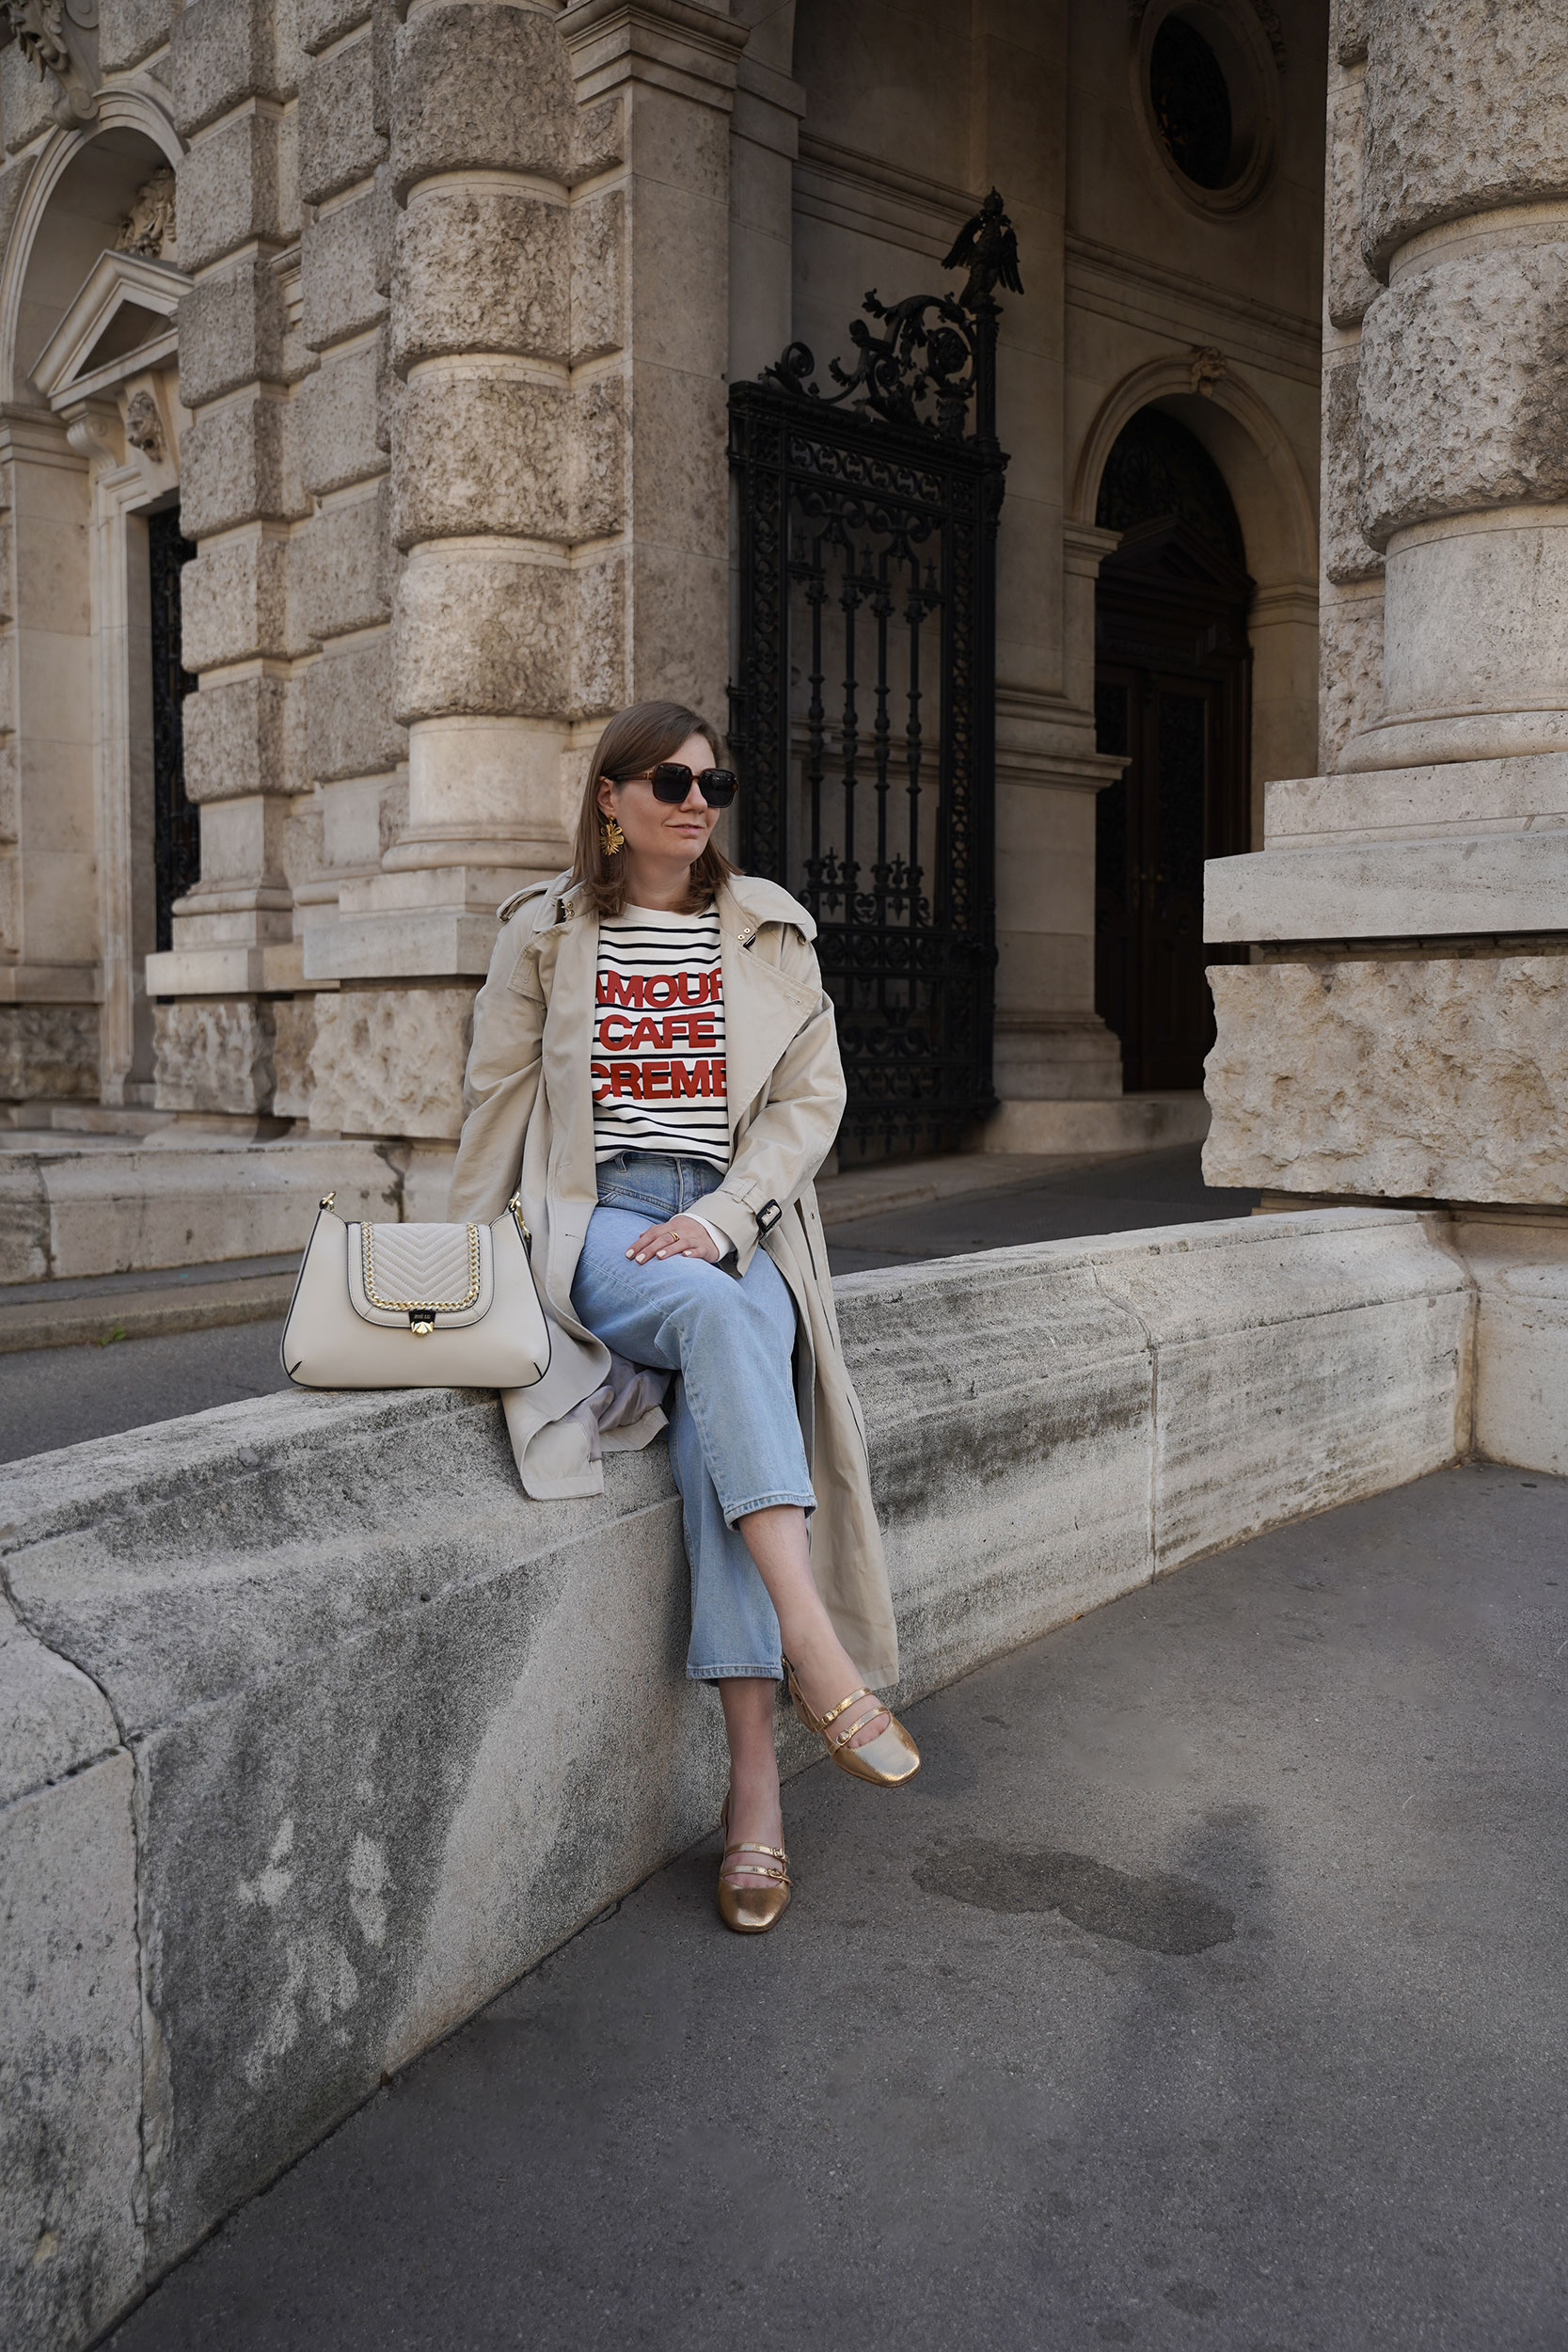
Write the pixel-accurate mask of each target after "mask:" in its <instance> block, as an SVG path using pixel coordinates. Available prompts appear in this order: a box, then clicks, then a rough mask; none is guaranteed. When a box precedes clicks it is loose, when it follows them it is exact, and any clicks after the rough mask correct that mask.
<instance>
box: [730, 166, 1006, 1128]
mask: <svg viewBox="0 0 1568 2352" xmlns="http://www.w3.org/2000/svg"><path fill="white" fill-rule="evenodd" d="M948 265H949V266H950V267H959V266H967V267H968V269H969V273H970V282H969V284H968V285H967V286H966V288H965V290H964V293H963V294H962V295H961V296H959V297H958V298H955V297H952V296H949V295H920V296H911V297H909V298H908V299H907V300H906V301H904V302H900V303H897V304H895V305H893V306H892V307H891V308H887V307H884V306H883V305H881V304H880V303H879V302H878V300H877V298H876V296H875V295H874V294H873V295H871V296H868V297H867V302H866V310H867V313H868V315H869V316H870V317H871V318H872V319H873V320H875V321H877V322H878V323H879V326H881V327H882V329H883V330H884V331H883V332H882V333H880V334H878V333H875V332H873V331H871V330H870V329H868V328H867V327H866V326H865V325H864V323H863V321H862V320H856V321H855V322H854V324H853V326H852V327H851V330H850V332H851V336H852V338H853V340H854V342H855V343H856V345H857V347H858V349H859V352H860V364H859V366H858V367H857V368H856V369H855V371H854V372H853V373H849V372H847V371H846V370H844V369H842V368H840V367H839V366H838V364H837V362H836V361H835V362H834V363H833V364H832V370H831V373H832V378H833V380H834V382H836V383H837V384H838V385H839V386H840V387H841V388H842V389H840V390H839V392H837V393H836V394H827V395H824V393H823V392H822V391H821V390H820V389H818V387H817V386H816V383H815V382H810V381H808V378H809V377H810V376H811V373H812V371H813V368H814V365H815V362H814V361H813V359H812V357H811V354H810V353H809V352H808V351H806V350H805V349H804V347H803V346H801V345H800V344H795V345H792V346H791V348H790V349H789V351H787V352H786V353H785V354H784V358H783V359H781V360H780V362H779V364H778V366H777V367H776V368H772V369H769V370H768V373H767V375H766V376H765V377H764V378H763V380H762V381H760V382H758V383H755V384H739V385H736V387H735V388H734V389H733V391H732V394H731V414H730V425H731V431H730V450H731V460H732V463H733V465H734V468H735V471H736V482H737V486H738V491H739V510H740V662H739V669H738V675H737V682H736V685H735V686H734V687H733V688H732V690H731V741H732V743H733V745H734V748H735V753H736V765H737V766H738V768H739V770H740V772H741V779H742V792H741V802H740V843H739V849H740V856H741V861H742V863H743V864H744V865H745V866H747V867H748V868H749V869H750V870H752V872H754V873H763V874H768V875H770V876H771V877H772V878H773V879H774V880H776V881H778V882H783V883H784V886H785V887H786V888H787V889H790V890H792V891H794V892H795V893H796V894H797V895H798V896H799V897H800V898H801V899H802V900H803V901H804V903H805V904H806V906H807V907H808V908H809V909H810V910H811V913H812V914H813V915H814V916H815V917H816V922H817V925H818V939H817V952H818V955H819V958H820V960H821V964H822V971H823V977H824V979H825V982H826V984H827V986H828V989H829V991H830V993H832V997H833V1000H834V1004H835V1007H836V1009H837V1014H838V1031H839V1041H840V1045H841V1047H842V1050H843V1054H844V1063H845V1073H846V1077H847V1085H848V1096H849V1099H848V1105H847V1110H846V1113H845V1120H844V1126H843V1129H842V1131H841V1134H840V1138H839V1151H840V1156H841V1158H842V1157H848V1158H855V1157H874V1156H890V1155H893V1154H896V1153H900V1152H915V1151H921V1150H927V1151H929V1150H941V1149H945V1148H948V1147H950V1146H952V1145H955V1144H957V1143H958V1142H959V1141H960V1140H961V1137H962V1136H963V1132H964V1130H965V1129H966V1128H968V1127H970V1126H971V1125H972V1124H973V1123H974V1120H976V1119H979V1118H981V1117H983V1116H984V1115H985V1113H986V1112H987V1111H988V1110H989V1109H990V1107H991V1105H992V1104H993V1102H994V1100H995V1097H994V1093H993V1090H992V1087H991V1071H990V1055H991V1022H992V1008H993V993H994V967H995V961H996V948H995V904H994V898H995V885H994V875H993V866H994V849H993V818H992V812H993V803H994V774H993V768H994V728H995V716H994V706H995V691H996V689H995V640H996V626H995V534H996V518H997V513H998V510H999V508H1000V505H1001V501H1002V477H1003V469H1004V467H1005V466H1006V458H1005V457H1004V456H1003V454H1002V453H1001V451H1000V450H999V448H998V447H997V443H996V436H995V423H994V398H995V393H994V345H995V333H996V322H997V319H998V317H999V315H1000V312H999V310H998V306H997V304H996V303H995V301H994V300H993V299H992V296H991V289H992V287H993V286H995V285H996V284H998V283H1000V284H1003V285H1007V286H1010V287H1011V288H1012V289H1013V290H1014V291H1018V290H1019V288H1018V273H1017V262H1016V247H1015V246H1014V244H1013V237H1012V230H1011V229H1010V228H1009V227H1008V225H1007V220H1006V214H1005V213H1004V212H1003V210H1002V203H1001V199H1000V198H999V197H996V196H994V195H993V196H992V197H991V198H990V199H988V203H987V206H986V208H985V210H984V211H983V212H982V213H981V214H980V215H978V216H977V217H976V218H975V219H974V221H971V222H970V223H969V224H968V226H967V228H966V229H965V230H963V231H962V232H961V233H960V235H959V238H958V243H957V244H956V245H955V246H954V248H953V252H952V254H951V255H949V257H948ZM972 400H973V402H974V429H973V430H969V429H967V428H968V424H969V406H970V403H971V401H972Z"/></svg>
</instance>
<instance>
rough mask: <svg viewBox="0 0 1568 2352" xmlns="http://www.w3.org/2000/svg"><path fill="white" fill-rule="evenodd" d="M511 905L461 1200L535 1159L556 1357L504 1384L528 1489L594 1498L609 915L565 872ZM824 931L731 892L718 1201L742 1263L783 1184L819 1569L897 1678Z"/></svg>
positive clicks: (778, 1241)
mask: <svg viewBox="0 0 1568 2352" xmlns="http://www.w3.org/2000/svg"><path fill="white" fill-rule="evenodd" d="M501 914H502V917H503V920H502V926H501V931H500V936H499V939H498V940H497V942H496V946H495V952H494V954H493V955H492V956H491V959H490V970H489V975H488V977H487V978H486V980H485V983H484V986H483V988H482V989H481V991H480V993H479V996H478V999H477V1001H476V1003H475V1006H474V1041H473V1047H472V1051H471V1052H470V1054H469V1056H468V1067H467V1076H466V1078H465V1080H464V1089H463V1096H464V1104H465V1109H466V1113H467V1116H466V1117H465V1119H464V1121H463V1134H462V1139H461V1141H460V1142H459V1144H458V1147H457V1165H456V1168H455V1169H454V1171H453V1174H452V1184H451V1205H450V1207H449V1210H448V1215H449V1216H451V1217H452V1218H454V1219H457V1218H461V1219H464V1220H468V1219H472V1220H474V1221H476V1222H477V1221H480V1220H484V1219H488V1218H492V1217H497V1216H499V1215H500V1214H501V1212H502V1210H503V1209H504V1208H505V1206H506V1204H507V1202H508V1200H510V1199H511V1198H512V1195H513V1193H514V1191H515V1190H516V1189H517V1188H518V1179H519V1171H520V1174H521V1191H522V1198H523V1214H524V1216H525V1218H526V1220H527V1222H528V1225H529V1227H530V1229H531V1232H532V1234H533V1271H534V1279H535V1280H536V1281H537V1283H538V1285H539V1289H540V1295H541V1298H542V1301H543V1304H544V1309H545V1314H546V1320H547V1322H548V1324H549V1327H550V1346H551V1353H550V1361H549V1366H548V1369H547V1370H546V1373H545V1375H544V1377H543V1378H542V1379H541V1380H539V1381H538V1382H537V1383H536V1384H535V1385H534V1386H533V1387H532V1388H530V1389H513V1390H508V1391H503V1393H502V1398H501V1402H502V1404H503V1406H504V1407H505V1410H506V1419H507V1426H508V1428H509V1429H510V1431H511V1434H512V1443H513V1448H514V1451H515V1454H516V1456H517V1468H518V1470H519V1471H520V1473H521V1476H522V1481H523V1485H524V1486H525V1487H526V1488H527V1490H528V1492H529V1493H530V1494H531V1495H534V1496H536V1497H538V1498H540V1499H541V1500H549V1499H551V1498H555V1497H560V1496H565V1495H584V1494H596V1493H598V1492H599V1491H600V1490H601V1488H602V1486H603V1483H604V1471H603V1466H602V1464H601V1463H599V1462H598V1461H596V1460H594V1459H593V1458H591V1452H590V1442H589V1438H588V1433H587V1430H586V1429H585V1427H584V1425H583V1422H582V1418H581V1417H580V1416H579V1417H578V1418H577V1419H575V1420H574V1419H570V1418H568V1416H570V1415H572V1414H573V1412H574V1410H575V1408H576V1407H577V1406H579V1405H581V1404H582V1402H583V1400H584V1399H585V1398H587V1397H589V1396H591V1395H593V1393H594V1391H595V1390H597V1389H600V1388H602V1387H603V1385H604V1382H605V1379H606V1376H607V1375H608V1372H609V1368H610V1351H609V1350H608V1348H606V1347H605V1346H604V1344H603V1343H602V1342H601V1341H599V1340H596V1339H595V1338H594V1335H593V1333H592V1332H591V1331H589V1330H587V1329H586V1328H585V1327H583V1325H582V1324H581V1323H579V1322H578V1318H577V1316H576V1315H575V1314H574V1313H573V1311H572V1283H573V1280H574V1279H575V1277H576V1274H577V1268H578V1254H579V1252H580V1251H581V1248H582V1244H583V1237H584V1235H585V1234H586V1232H587V1231H588V1220H589V1218H590V1217H591V1216H593V1214H594V1208H595V1206H596V1204H597V1177H596V1172H595V1167H594V1104H593V1097H592V1093H591V1091H590V1080H589V1064H590V1061H591V1058H592V1043H593V1023H594V978H595V974H596V970H597V964H598V946H599V926H598V920H597V917H596V916H595V915H594V913H593V911H592V910H591V909H589V908H586V907H584V906H583V905H582V904H581V901H580V894H579V893H578V892H575V891H573V890H572V889H571V887H570V877H569V876H566V875H562V876H560V877H558V879H557V880H556V881H555V882H548V883H542V884H539V885H538V886H536V887H535V888H534V889H532V890H531V891H527V892H524V893H522V894H521V895H520V896H519V897H518V898H512V899H509V900H508V901H507V904H506V905H505V906H504V907H503V908H502V909H501ZM815 931H816V925H815V924H814V923H813V921H812V918H811V916H810V915H809V914H807V913H806V911H805V909H804V907H802V906H800V905H799V904H798V903H797V902H796V900H795V899H793V898H791V897H790V896H789V894H788V892H787V891H784V890H781V889H780V888H779V887H778V885H777V884H776V883H774V882H761V881H758V880H756V879H755V878H753V877H752V876H750V875H736V876H735V877H734V879H733V881H732V882H729V883H728V884H726V885H725V886H724V887H723V888H722V889H721V892H720V896H719V933H720V960H721V968H722V971H723V984H724V1026H725V1040H726V1060H727V1065H728V1068H727V1080H728V1094H729V1118H730V1152H731V1163H730V1168H729V1172H728V1174H727V1175H726V1176H725V1178H724V1181H723V1183H722V1184H721V1185H720V1187H719V1189H718V1190H717V1191H716V1192H711V1193H709V1194H707V1195H706V1196H705V1199H704V1200H703V1204H702V1207H703V1215H704V1216H705V1217H707V1218H709V1219H710V1220H711V1221H712V1223H713V1224H714V1225H716V1226H717V1227H718V1228H719V1229H720V1231H721V1232H723V1233H724V1234H725V1235H726V1236H727V1237H728V1239H729V1240H731V1241H733V1242H734V1244H735V1247H736V1258H735V1260H734V1261H733V1262H732V1263H735V1264H736V1266H737V1269H738V1271H739V1272H741V1273H744V1272H745V1270H746V1268H747V1266H748V1265H749V1264H750V1263H751V1260H752V1251H753V1250H754V1249H755V1248H757V1247H758V1233H757V1225H756V1213H757V1211H759V1210H760V1209H762V1208H764V1207H765V1206H766V1204H767V1203H768V1201H770V1200H776V1201H777V1202H778V1204H779V1207H780V1209H781V1210H782V1211H783V1213H784V1214H783V1216H782V1217H781V1219H780V1221H779V1223H778V1224H777V1225H775V1226H774V1227H773V1229H772V1231H771V1232H769V1233H768V1235H767V1236H766V1238H765V1239H763V1241H762V1243H761V1246H762V1248H765V1249H766V1250H767V1251H768V1256H769V1257H770V1258H771V1259H772V1260H773V1263H774V1264H775V1265H776V1266H777V1267H778V1269H779V1271H780V1273H781V1274H782V1275H783V1276H784V1280H785V1281H786V1282H787V1283H788V1285H789V1289H790V1295H791V1296H792V1297H793V1298H794V1301H795V1316H796V1331H797V1344H796V1351H795V1379H796V1401H797V1404H798V1406H799V1408H800V1426H801V1431H802V1433H803V1435H804V1438H805V1441H806V1452H807V1455H808V1458H809V1460H810V1462H811V1467H812V1485H813V1486H814V1488H815V1490H816V1515H815V1518H813V1521H812V1565H813V1569H814V1571H815V1574H816V1581H817V1586H818V1589H819V1590H820V1592H821V1594H822V1597H823V1600H824V1601H825V1602H826V1604H827V1607H828V1611H829V1613H830V1614H831V1616H832V1620H833V1624H834V1626H835V1628H836V1629H837V1632H838V1636H839V1639H840V1640H841V1641H842V1642H843V1644H844V1646H845V1648H846V1649H847V1651H848V1653H849V1655H850V1657H851V1658H852V1659H853V1660H854V1661H855V1663H856V1664H857V1666H858V1667H859V1668H860V1671H861V1673H862V1674H863V1676H864V1677H865V1679H866V1681H867V1682H869V1683H871V1684H873V1685H876V1686H886V1685H888V1684H891V1683H893V1682H895V1681H896V1680H897V1677H898V1641H897V1634H896V1632H895V1627H894V1621H893V1601H892V1597H891V1594H890V1592H889V1589H888V1575H887V1564H886V1561H885V1559H884V1557H883V1552H882V1543H881V1536H880V1534H879V1531H878V1527H877V1516H876V1512H875V1509H874V1508H873V1505H872V1501H871V1485H870V1478H869V1474H868V1466H867V1459H866V1445H865V1424H864V1420H863V1416H862V1413H861V1408H860V1401H859V1399H858V1398H857V1397H856V1395H855V1392H854V1390H853V1388H852V1387H851V1386H850V1383H849V1378H848V1375H847V1372H846V1370H845V1366H844V1355H843V1350H842V1348H841V1346H840V1344H839V1336H838V1318H837V1315H836V1314H835V1312H834V1309H833V1294H832V1282H831V1279H830V1278H829V1274H828V1253H827V1248H826V1246H825V1244H824V1240H823V1234H822V1220H821V1218H820V1216H818V1214H817V1207H816V1193H815V1191H814V1189H813V1186H812V1178H813V1176H814V1175H815V1174H816V1169H817V1168H819V1167H820V1166H821V1164H822V1162H823V1160H824V1159H826V1157H827V1155H828V1153H829V1152H830V1151H831V1150H832V1142H833V1137H834V1136H835V1134H836V1133H837V1129H838V1122H839V1118H840V1115H841V1113H842V1111H843V1108H844V1072H843V1067H842V1064H841V1063H840V1060H839V1055H838V1041H837V1037H836V1035H835V1032H834V1028H833V1014H832V1005H831V1003H830V1002H829V999H828V997H827V996H826V994H825V993H824V992H823V988H822V980H821V975H820V973H819V972H818V969H817V963H816V955H815V954H814V953H813V950H812V946H811V941H812V938H813V936H814V934H815ZM663 1420H664V1416H663V1415H662V1413H659V1412H657V1411H656V1412H653V1413H649V1414H645V1415H644V1416H643V1417H642V1419H641V1421H640V1422H635V1423H633V1425H632V1426H631V1427H630V1428H628V1429H626V1430H625V1431H623V1432H621V1433H620V1434H619V1438H618V1439H617V1438H608V1439H607V1440H606V1442H607V1443H608V1444H610V1445H611V1446H613V1445H614V1444H615V1443H616V1442H619V1443H620V1444H622V1445H623V1446H624V1445H627V1444H630V1445H645V1444H646V1443H647V1442H648V1440H649V1438H652V1437H653V1436H654V1435H655V1434H656V1432H657V1430H658V1429H659V1428H660V1427H662V1425H663Z"/></svg>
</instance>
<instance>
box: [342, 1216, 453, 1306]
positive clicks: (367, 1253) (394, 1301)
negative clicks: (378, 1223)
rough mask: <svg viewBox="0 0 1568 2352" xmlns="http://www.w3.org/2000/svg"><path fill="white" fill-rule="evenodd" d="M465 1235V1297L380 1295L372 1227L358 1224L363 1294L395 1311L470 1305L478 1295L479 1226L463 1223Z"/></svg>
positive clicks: (374, 1304)
mask: <svg viewBox="0 0 1568 2352" xmlns="http://www.w3.org/2000/svg"><path fill="white" fill-rule="evenodd" d="M464 1230H465V1232H467V1236H468V1294H467V1297H466V1298H383V1297H382V1295H381V1294H380V1292H379V1291H378V1290H377V1289H376V1287H375V1256H374V1249H373V1245H372V1234H373V1232H374V1231H375V1228H374V1227H373V1226H372V1225H369V1224H365V1225H361V1227H360V1228H359V1232H360V1234H361V1236H362V1239H363V1245H364V1261H365V1296H366V1297H367V1298H368V1299H369V1300H370V1302H371V1305H372V1307H382V1308H386V1309H389V1310H392V1311H397V1312H407V1311H411V1310H413V1309H414V1308H417V1307H423V1308H424V1309H425V1310H426V1311H427V1312H428V1313H430V1314H455V1313H456V1312H458V1311H459V1310H460V1309H462V1308H464V1307H471V1306H472V1305H473V1303H474V1301H475V1299H476V1298H477V1297H478V1296H479V1227H478V1226H477V1225H469V1226H466V1227H465V1229H464Z"/></svg>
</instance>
